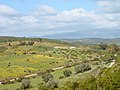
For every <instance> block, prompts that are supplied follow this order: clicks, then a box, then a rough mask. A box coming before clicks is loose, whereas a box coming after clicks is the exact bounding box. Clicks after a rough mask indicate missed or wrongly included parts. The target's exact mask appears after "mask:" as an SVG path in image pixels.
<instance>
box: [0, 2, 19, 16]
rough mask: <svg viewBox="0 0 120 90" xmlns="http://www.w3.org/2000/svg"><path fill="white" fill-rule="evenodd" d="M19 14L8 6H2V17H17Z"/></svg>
mask: <svg viewBox="0 0 120 90" xmlns="http://www.w3.org/2000/svg"><path fill="white" fill-rule="evenodd" d="M17 14H18V12H17V11H16V10H15V9H13V8H11V7H9V6H7V5H3V4H0V15H17Z"/></svg>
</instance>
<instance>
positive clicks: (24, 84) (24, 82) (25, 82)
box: [21, 78, 31, 89]
mask: <svg viewBox="0 0 120 90" xmlns="http://www.w3.org/2000/svg"><path fill="white" fill-rule="evenodd" d="M30 83H31V82H30V79H29V78H25V79H23V80H22V86H21V89H27V88H30V87H31V85H30Z"/></svg>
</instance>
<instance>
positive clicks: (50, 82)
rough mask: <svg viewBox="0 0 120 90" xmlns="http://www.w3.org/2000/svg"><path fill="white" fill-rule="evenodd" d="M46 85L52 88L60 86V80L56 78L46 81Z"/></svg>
mask: <svg viewBox="0 0 120 90" xmlns="http://www.w3.org/2000/svg"><path fill="white" fill-rule="evenodd" d="M46 87H47V88H51V89H54V88H58V82H57V81H54V80H50V81H48V82H47V83H46Z"/></svg>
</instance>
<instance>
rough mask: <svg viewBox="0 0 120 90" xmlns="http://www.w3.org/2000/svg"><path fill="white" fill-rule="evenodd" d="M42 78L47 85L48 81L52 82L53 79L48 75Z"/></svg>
mask: <svg viewBox="0 0 120 90" xmlns="http://www.w3.org/2000/svg"><path fill="white" fill-rule="evenodd" d="M42 78H43V80H44V82H45V83H47V82H48V81H49V80H52V79H53V78H54V77H53V75H52V74H50V73H45V74H43V75H42Z"/></svg>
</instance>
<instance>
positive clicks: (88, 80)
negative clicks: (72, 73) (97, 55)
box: [60, 66, 120, 90]
mask: <svg viewBox="0 0 120 90" xmlns="http://www.w3.org/2000/svg"><path fill="white" fill-rule="evenodd" d="M119 70H120V68H119V66H115V67H113V68H110V69H107V68H106V69H105V68H103V69H100V73H99V74H98V75H97V76H96V74H97V71H98V70H97V71H94V72H92V73H89V74H86V76H85V78H81V77H79V79H77V80H74V81H72V80H71V81H70V80H69V81H68V82H67V83H66V84H65V85H64V86H63V87H60V90H120V72H119ZM93 73H95V76H96V77H95V76H94V75H93ZM83 77H84V76H83Z"/></svg>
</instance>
